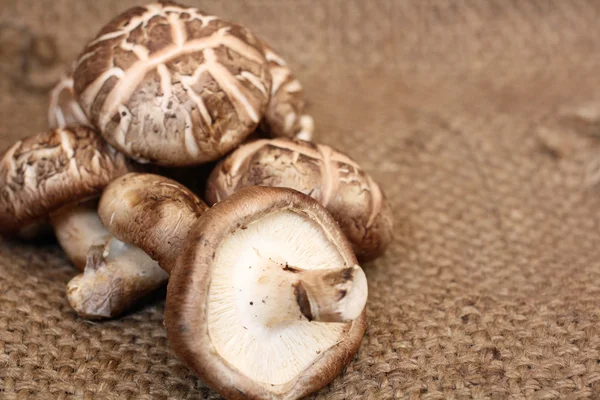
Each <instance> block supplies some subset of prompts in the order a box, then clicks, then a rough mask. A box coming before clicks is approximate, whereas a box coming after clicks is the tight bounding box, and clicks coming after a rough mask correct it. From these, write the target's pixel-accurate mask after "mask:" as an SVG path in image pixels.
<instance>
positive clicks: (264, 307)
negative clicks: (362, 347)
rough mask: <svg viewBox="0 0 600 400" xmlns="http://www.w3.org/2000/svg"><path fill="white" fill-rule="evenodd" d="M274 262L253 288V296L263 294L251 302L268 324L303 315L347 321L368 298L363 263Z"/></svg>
mask: <svg viewBox="0 0 600 400" xmlns="http://www.w3.org/2000/svg"><path fill="white" fill-rule="evenodd" d="M271 261H272V260H271ZM274 264H276V265H273V267H274V268H265V269H262V272H260V273H259V274H258V276H257V279H256V285H255V287H254V290H251V292H250V296H251V298H259V296H260V297H261V298H260V301H252V302H251V303H250V306H252V307H253V309H252V313H254V315H255V316H256V318H257V319H258V320H259V321H260V322H262V323H263V324H264V325H265V326H275V325H277V324H280V323H284V322H285V321H290V320H298V319H303V318H306V319H308V320H309V321H318V322H348V321H353V320H355V319H356V318H358V316H359V315H360V314H361V312H362V311H363V309H364V307H365V304H366V302H367V278H366V276H365V273H364V271H363V270H362V268H360V266H358V265H354V266H352V267H340V268H324V269H319V268H316V269H300V268H296V267H292V266H289V265H287V264H280V263H274ZM252 292H254V293H252Z"/></svg>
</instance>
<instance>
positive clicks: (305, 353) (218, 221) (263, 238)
mask: <svg viewBox="0 0 600 400" xmlns="http://www.w3.org/2000/svg"><path fill="white" fill-rule="evenodd" d="M273 224H275V225H273ZM277 227H278V228H277ZM298 227H301V229H300V228H298ZM296 228H298V229H297V230H296ZM305 229H306V230H305ZM238 235H241V236H238ZM236 237H239V238H241V240H240V241H237V239H236ZM253 252H256V254H259V252H265V253H267V254H265V257H266V256H267V255H268V257H269V260H272V257H279V256H281V257H282V259H281V260H282V262H283V260H284V259H285V260H286V263H287V261H290V262H294V261H296V262H299V263H302V262H301V261H300V260H302V259H308V260H312V261H314V262H316V263H317V264H315V265H313V266H312V268H320V267H321V268H325V267H326V266H324V265H320V264H319V261H321V262H323V263H325V264H326V263H327V260H330V261H331V260H333V261H334V262H340V261H341V262H344V263H345V264H347V265H354V264H356V258H355V256H354V254H353V252H352V249H351V247H350V244H349V243H348V241H347V239H346V238H345V237H344V235H343V233H342V232H341V231H340V229H339V227H338V225H337V224H336V222H335V221H334V220H333V218H332V217H331V215H330V214H329V213H328V212H327V211H326V210H325V209H324V208H323V207H322V206H320V205H319V204H318V203H317V202H316V201H314V200H313V199H311V198H310V197H308V196H305V195H303V194H301V193H299V192H297V191H294V190H291V189H285V188H266V187H249V188H245V189H242V190H240V191H239V192H237V193H235V194H233V195H232V196H231V197H230V198H228V199H226V200H224V201H222V202H220V203H218V204H216V205H215V206H213V207H212V208H210V209H209V210H207V211H206V212H205V213H204V215H203V216H202V217H201V218H200V219H199V221H198V223H197V224H196V225H195V226H194V227H193V228H192V230H191V231H190V234H189V235H188V237H187V239H186V241H185V243H184V250H183V251H182V252H181V255H180V258H179V259H178V262H177V267H176V269H175V270H174V271H173V272H172V274H171V278H170V281H169V285H168V291H167V307H166V314H165V322H166V326H167V331H168V337H169V339H170V341H171V343H172V345H173V347H174V349H175V351H176V352H177V354H178V355H179V356H180V357H181V358H183V360H184V361H185V362H186V363H187V364H188V365H189V366H190V367H191V368H192V369H193V370H194V371H195V372H196V373H197V374H198V375H199V376H200V377H201V378H202V379H203V380H204V381H205V382H206V383H207V384H209V385H210V386H211V387H212V388H214V389H215V390H217V391H219V392H220V393H221V394H222V395H223V396H225V397H226V398H230V399H258V398H260V399H296V398H300V397H303V396H305V395H307V394H309V393H311V392H313V391H316V390H318V389H319V388H321V387H323V386H325V385H327V384H328V383H329V382H330V381H332V380H333V379H334V378H335V377H336V376H337V375H338V374H339V373H340V372H341V370H342V369H343V367H344V366H345V365H346V364H347V363H348V362H349V361H350V359H351V358H352V357H353V355H354V354H355V353H356V351H357V350H358V347H359V345H360V342H361V340H362V337H363V334H364V331H365V327H366V317H365V312H364V310H363V312H362V313H361V314H360V316H359V317H358V318H357V319H355V320H354V321H352V322H347V323H323V322H309V321H308V320H306V319H297V320H292V321H289V324H286V325H285V326H281V325H275V326H273V327H268V326H263V325H256V323H255V322H252V321H251V319H252V317H253V315H252V314H254V312H251V311H248V310H246V312H245V311H244V308H243V307H245V308H246V309H248V307H249V309H250V310H254V309H252V307H257V308H256V310H258V307H261V306H265V305H266V304H267V303H268V302H269V299H268V298H266V299H265V298H263V299H262V300H261V299H257V300H255V301H254V303H255V304H254V305H253V303H252V302H250V303H249V304H250V306H248V302H247V298H246V297H244V296H246V293H244V292H242V289H237V288H238V286H240V287H242V286H244V285H245V284H246V283H247V282H249V281H252V278H248V277H246V276H245V274H246V273H245V271H251V269H247V268H248V267H246V265H247V264H241V265H237V264H236V261H235V259H236V257H238V258H239V259H241V260H243V262H246V261H248V260H247V259H245V255H246V254H252V253H253ZM228 260H229V263H228ZM236 265H237V266H236ZM290 265H292V264H290ZM299 266H300V267H307V265H299ZM230 267H231V268H230ZM232 268H233V269H232ZM239 268H242V270H239ZM286 268H287V264H286ZM255 270H260V266H259V265H255ZM234 282H235V283H234ZM254 282H258V283H260V282H261V279H259V280H258V281H254ZM232 286H234V288H233V289H230V288H231V287H232ZM237 290H239V291H240V292H239V294H238V292H237ZM223 293H225V294H226V296H227V293H230V294H231V295H232V296H241V297H239V298H241V299H242V303H238V302H237V301H238V300H239V298H238V300H235V301H236V303H235V304H234V306H233V307H232V306H231V304H229V303H228V302H225V301H224V299H225V298H226V296H225V297H223ZM236 298H237V297H236ZM264 300H266V302H267V303H264V302H263V301H264ZM240 304H242V307H239V306H240ZM236 306H237V308H236ZM241 324H245V325H244V326H242V325H241ZM246 325H247V326H246ZM230 329H232V330H235V336H232V337H222V336H223V335H225V333H224V332H226V331H228V330H230ZM232 332H233V331H232ZM232 346H233V347H232ZM236 346H237V347H236ZM236 351H239V352H240V353H239V354H238V355H237V356H236ZM244 352H248V353H244ZM265 368H267V370H265Z"/></svg>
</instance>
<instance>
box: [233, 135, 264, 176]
mask: <svg viewBox="0 0 600 400" xmlns="http://www.w3.org/2000/svg"><path fill="white" fill-rule="evenodd" d="M268 143H269V141H268V140H267V139H259V140H255V141H254V142H250V143H247V144H245V145H243V146H240V147H239V148H238V149H237V150H236V155H239V156H238V157H234V158H233V163H232V164H231V166H230V168H229V172H228V173H227V178H228V181H229V182H228V183H230V185H231V187H232V188H236V187H237V183H238V182H239V180H240V178H241V174H240V169H241V167H242V165H244V163H245V162H246V161H247V160H248V159H249V158H250V157H252V155H253V154H254V153H256V152H257V151H258V150H260V149H262V148H263V147H264V146H266V145H267V144H268Z"/></svg>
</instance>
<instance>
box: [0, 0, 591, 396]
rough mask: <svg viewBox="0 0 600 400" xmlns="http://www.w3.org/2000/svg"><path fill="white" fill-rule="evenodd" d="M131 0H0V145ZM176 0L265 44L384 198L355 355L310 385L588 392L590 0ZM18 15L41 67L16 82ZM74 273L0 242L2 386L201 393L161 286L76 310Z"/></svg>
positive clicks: (58, 257)
mask: <svg viewBox="0 0 600 400" xmlns="http://www.w3.org/2000/svg"><path fill="white" fill-rule="evenodd" d="M133 3H135V2H134V1H125V0H110V1H76V0H73V1H67V0H43V1H42V0H18V1H17V0H3V1H0V11H1V18H0V21H1V23H2V25H0V28H2V31H1V32H0V41H1V40H4V42H2V43H1V44H0V63H1V64H0V67H1V68H2V69H1V78H0V121H1V122H0V148H1V149H4V148H6V147H7V146H8V145H9V144H10V143H11V142H13V141H14V140H15V139H17V138H19V137H23V136H26V135H30V134H33V133H35V132H37V131H39V130H42V129H44V127H45V123H46V104H47V99H46V95H45V94H44V93H43V91H42V90H38V89H35V88H34V87H32V85H37V86H40V85H41V86H43V85H45V84H46V83H47V82H51V81H52V79H54V77H55V76H56V74H57V71H59V70H60V68H62V67H63V66H65V65H67V64H68V63H69V62H70V60H71V59H72V58H73V57H75V55H76V53H77V52H78V50H79V48H80V46H81V45H82V44H83V43H84V41H85V40H87V39H89V38H90V37H91V36H92V35H94V34H95V32H96V31H97V30H98V29H99V28H100V26H101V25H102V24H103V23H104V22H105V21H107V20H108V19H109V18H110V17H111V16H112V15H113V14H115V13H117V12H119V11H121V10H123V9H125V8H127V7H128V6H129V5H131V4H133ZM187 3H189V4H196V5H198V6H199V7H201V8H203V9H206V10H208V11H210V12H212V13H215V14H218V15H222V16H224V17H227V18H229V19H232V20H235V21H239V22H241V23H244V24H246V25H248V26H249V27H250V28H252V29H254V30H255V31H257V32H258V33H259V34H261V35H262V36H263V37H264V38H265V39H266V40H268V41H270V42H272V43H273V46H275V47H276V48H278V49H280V50H281V52H282V53H283V54H284V56H285V57H286V58H287V59H288V60H289V62H290V64H291V65H292V66H293V67H294V68H295V69H296V70H297V72H298V75H299V77H300V79H301V81H302V82H303V83H304V85H305V88H306V92H307V96H308V98H309V102H310V105H309V108H310V111H311V112H312V113H313V115H314V116H315V120H316V124H317V127H318V137H319V139H320V140H321V141H322V142H324V143H327V144H331V145H334V146H336V147H338V148H340V149H341V150H343V151H346V152H348V153H349V154H350V155H352V156H353V157H354V158H355V159H356V160H357V161H359V162H360V163H361V164H363V165H364V167H365V168H366V169H367V170H368V171H370V172H371V173H372V174H373V176H374V177H375V178H376V179H377V181H379V182H380V183H381V185H382V187H383V188H384V190H385V192H386V193H387V197H388V199H389V201H390V202H391V203H392V205H393V210H394V217H395V220H396V226H397V228H396V230H395V240H394V242H393V244H392V245H391V247H390V249H389V251H388V252H387V254H386V256H385V257H383V258H381V259H379V260H377V261H376V262H373V263H371V264H369V265H365V268H366V270H367V275H368V278H369V280H370V287H369V289H370V296H369V305H368V318H369V327H368V330H367V333H366V336H365V339H364V341H363V344H362V347H361V349H360V352H359V354H358V356H357V357H356V358H355V360H354V361H353V362H352V363H351V364H350V365H349V366H348V368H347V369H346V371H345V372H344V374H343V375H342V376H340V377H339V378H337V379H336V380H335V381H334V382H333V383H332V384H331V385H330V386H329V387H327V388H325V389H324V390H322V391H321V392H319V393H318V394H317V395H316V398H319V399H338V400H339V399H355V398H361V399H362V398H364V399H391V398H398V399H405V398H423V399H431V400H433V399H445V398H448V399H466V398H482V399H483V398H487V399H506V398H510V399H526V398H527V399H529V398H531V399H557V398H565V399H580V398H596V399H598V398H600V365H599V363H600V60H599V54H600V28H599V25H598V21H599V20H600V2H599V1H593V0H589V1H580V0H574V1H568V0H554V1H547V0H543V1H542V0H540V1H525V0H523V1H518V0H513V1H505V0H494V1H484V0H481V1H467V0H455V1H450V0H440V1H417V0H415V1H405V0H375V1H374V0H329V1H319V2H315V1H312V0H301V1H277V0H260V1H246V2H244V1H241V0H240V1H233V0H228V1H224V0H223V1H208V0H207V1H203V2H200V1H195V0H189V1H188V2H187ZM14 27H22V28H23V29H24V32H26V31H30V32H33V33H34V34H35V35H37V36H38V39H39V35H48V36H49V38H50V39H51V40H52V41H54V42H55V43H56V45H57V47H58V49H59V54H58V57H59V59H58V61H57V63H56V64H54V65H52V63H51V62H50V61H51V60H50V61H49V62H47V64H50V65H47V66H44V65H42V63H40V62H39V61H35V60H33V61H32V62H30V66H29V71H28V73H27V74H26V75H27V76H28V78H25V77H24V74H23V73H22V72H19V71H20V70H21V69H22V66H23V59H22V58H19V57H16V56H15V52H16V51H17V50H18V48H17V49H16V50H15V48H14V47H15V46H16V45H15V44H12V45H9V43H10V42H11V39H10V36H11V35H12V36H14V32H13V33H10V32H8V31H10V30H11V29H12V30H13V31H14ZM7 32H8V33H7ZM42 38H43V37H42ZM17 47H18V46H17ZM42 50H44V49H43V48H42V49H41V50H40V52H41V51H42ZM45 51H46V53H51V51H50V50H48V49H46V50H45ZM38 58H39V57H38ZM49 58H51V57H49ZM14 76H21V78H20V80H19V81H15V80H14V79H13V78H11V77H14ZM27 82H28V83H27ZM74 274H75V270H74V268H73V267H71V266H70V265H69V263H68V262H67V261H66V259H65V257H64V256H63V254H62V253H61V251H60V249H59V248H58V247H57V245H56V244H55V242H54V241H53V240H49V241H45V242H39V243H25V242H15V241H12V240H8V239H0V398H2V399H24V398H36V399H37V398H39V399H46V398H57V399H67V398H68V399H70V398H73V399H80V398H82V399H92V398H101V399H103V398H108V399H111V398H114V399H150V398H152V399H166V398H186V399H187V398H218V395H216V394H215V393H213V392H211V391H210V390H208V389H207V388H206V387H205V386H204V385H203V384H202V382H201V381H199V380H198V379H196V378H195V377H194V376H193V374H192V373H191V372H190V371H189V370H188V369H187V368H186V367H185V366H184V365H182V363H181V362H180V361H179V360H178V359H177V357H176V356H175V355H174V353H173V351H172V349H171V348H170V346H169V343H168V341H167V339H166V335H165V330H164V328H163V325H162V317H163V311H164V304H163V301H162V298H163V296H164V293H163V294H160V295H158V296H156V298H155V299H154V301H153V302H150V303H149V304H148V305H146V306H144V307H142V308H140V309H139V310H137V311H135V312H133V313H131V314H129V315H127V316H126V317H124V318H122V319H120V320H116V321H110V322H104V323H90V322H86V321H83V320H81V319H78V318H77V317H76V316H75V314H74V313H73V312H72V311H71V310H70V309H69V306H68V304H67V301H66V300H65V296H64V287H65V284H66V282H67V281H68V280H69V279H70V278H71V277H72V276H74Z"/></svg>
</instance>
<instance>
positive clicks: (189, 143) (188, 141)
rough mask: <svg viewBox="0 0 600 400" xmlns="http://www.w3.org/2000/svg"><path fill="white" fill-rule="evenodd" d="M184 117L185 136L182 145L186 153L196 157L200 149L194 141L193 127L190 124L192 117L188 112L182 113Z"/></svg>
mask: <svg viewBox="0 0 600 400" xmlns="http://www.w3.org/2000/svg"><path fill="white" fill-rule="evenodd" d="M184 117H185V135H184V144H185V150H186V151H187V153H188V154H189V155H190V156H192V157H196V156H198V155H199V154H200V147H199V146H198V141H197V140H196V136H194V125H193V123H192V117H191V114H190V113H189V112H186V113H184Z"/></svg>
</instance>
